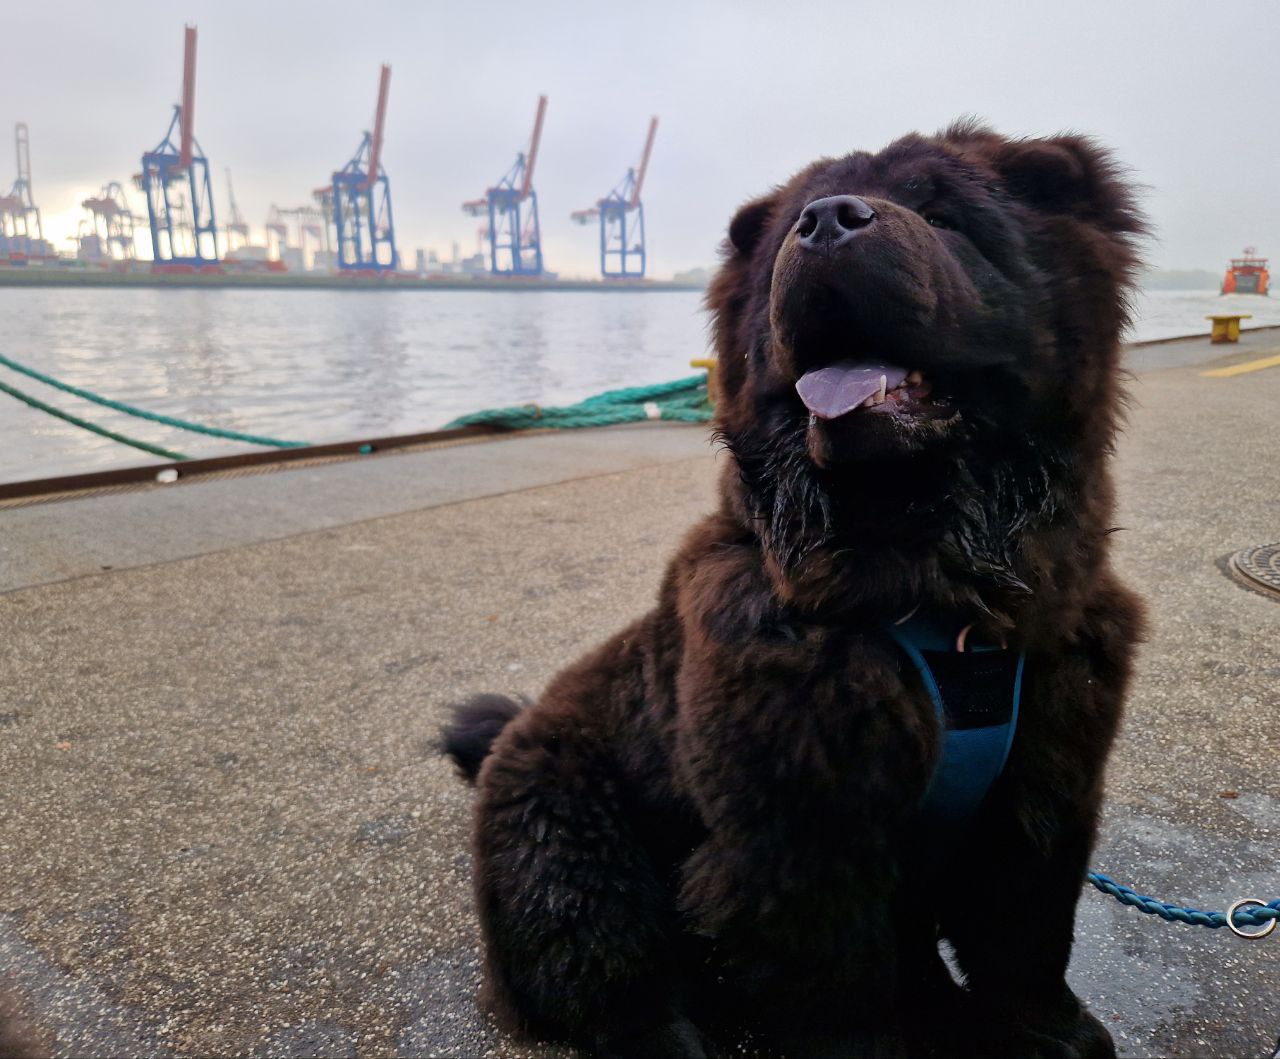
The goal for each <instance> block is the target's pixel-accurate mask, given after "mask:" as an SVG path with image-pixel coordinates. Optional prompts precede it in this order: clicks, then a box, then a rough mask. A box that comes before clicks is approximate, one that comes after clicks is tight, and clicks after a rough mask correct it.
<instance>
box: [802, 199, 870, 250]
mask: <svg viewBox="0 0 1280 1059" xmlns="http://www.w3.org/2000/svg"><path fill="white" fill-rule="evenodd" d="M875 216H876V211H875V210H873V209H872V208H871V206H870V205H868V203H867V202H866V201H865V200H864V199H860V198H858V197H857V196H855V195H832V196H830V197H829V198H825V199H814V201H813V202H811V203H809V205H807V206H806V207H805V208H804V209H803V210H801V211H800V221H799V223H797V224H796V235H798V236H799V237H800V245H801V246H807V247H809V249H811V250H834V249H835V248H836V247H838V246H843V245H844V244H845V243H847V242H848V241H849V240H850V239H852V238H853V237H854V236H855V235H857V234H858V232H860V231H861V230H862V229H863V228H865V227H866V226H867V225H868V224H870V223H871V222H872V221H873V220H875Z"/></svg>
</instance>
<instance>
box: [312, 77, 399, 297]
mask: <svg viewBox="0 0 1280 1059" xmlns="http://www.w3.org/2000/svg"><path fill="white" fill-rule="evenodd" d="M390 87H391V67H390V66H387V65H385V64H384V65H383V67H382V76H381V79H380V80H379V82H378V106H377V110H376V112H375V114H374V119H373V132H372V133H369V132H366V133H365V134H364V139H362V140H361V141H360V147H359V148H358V149H357V150H356V153H355V155H354V156H353V157H352V159H351V161H349V162H348V163H347V164H346V165H345V166H344V167H343V168H342V169H339V170H338V171H337V172H335V173H334V174H333V182H332V185H331V187H329V188H322V189H320V190H319V191H317V192H316V193H315V197H316V199H317V201H318V202H319V203H320V204H321V206H322V207H323V209H324V211H325V212H326V214H329V215H331V216H332V218H333V225H334V230H335V231H336V233H337V249H338V261H337V264H338V268H339V269H340V270H342V271H344V272H389V271H394V270H395V269H396V268H398V267H399V263H400V259H399V256H398V255H397V253H396V232H395V224H394V222H393V220H392V216H391V183H390V181H389V180H388V179H387V174H386V171H385V170H384V169H383V168H382V142H383V132H384V130H385V127H386V118H387V93H388V91H389V90H390Z"/></svg>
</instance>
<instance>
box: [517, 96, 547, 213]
mask: <svg viewBox="0 0 1280 1059" xmlns="http://www.w3.org/2000/svg"><path fill="white" fill-rule="evenodd" d="M546 113H547V97H546V96H539V97H538V115H537V117H535V118H534V119H533V138H532V139H531V140H530V141H529V158H528V161H526V162H525V166H524V183H523V184H521V186H520V196H521V198H524V197H526V196H527V195H528V194H529V189H530V188H531V187H533V167H534V165H535V164H537V161H538V144H539V143H541V142H542V119H543V116H544V115H545V114H546Z"/></svg>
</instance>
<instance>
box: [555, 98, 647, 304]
mask: <svg viewBox="0 0 1280 1059" xmlns="http://www.w3.org/2000/svg"><path fill="white" fill-rule="evenodd" d="M657 132H658V119H657V118H650V119H649V135H648V136H646V137H645V141H644V150H643V151H642V152H641V154H640V165H639V166H638V167H635V168H632V169H628V170H627V175H626V176H624V177H623V178H622V180H621V181H619V183H618V185H617V187H615V188H614V189H613V190H612V191H611V192H609V194H608V195H606V196H605V197H604V198H602V199H598V200H597V201H596V204H595V205H594V206H591V207H589V208H587V209H585V210H575V211H574V212H573V213H571V214H570V215H569V216H570V217H571V218H572V219H573V220H575V221H577V222H578V223H579V224H590V223H591V222H592V221H593V220H596V219H599V222H600V274H601V275H602V276H603V277H604V278H605V279H643V278H644V270H645V264H646V261H647V254H646V249H645V241H644V202H643V201H642V200H641V198H640V193H641V191H642V190H643V189H644V178H645V174H646V173H647V172H648V171H649V156H650V155H651V154H652V153H653V138H654V136H656V135H657Z"/></svg>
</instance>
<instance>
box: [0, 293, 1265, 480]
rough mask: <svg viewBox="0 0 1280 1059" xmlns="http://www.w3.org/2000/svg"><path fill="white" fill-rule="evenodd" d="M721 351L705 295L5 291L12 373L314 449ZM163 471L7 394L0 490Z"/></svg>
mask: <svg viewBox="0 0 1280 1059" xmlns="http://www.w3.org/2000/svg"><path fill="white" fill-rule="evenodd" d="M1135 308H1136V323H1135V326H1134V329H1133V335H1132V337H1133V338H1134V339H1136V340H1144V339H1153V338H1165V337H1171V336H1174V335H1185V334H1193V333H1197V332H1200V333H1203V332H1205V331H1206V330H1207V324H1206V322H1205V320H1204V316H1205V314H1206V313H1211V312H1247V313H1251V314H1252V316H1253V319H1252V320H1250V321H1247V322H1246V323H1247V325H1252V326H1257V325H1263V324H1280V300H1272V299H1270V298H1262V297H1250V296H1247V295H1234V296H1228V297H1219V296H1218V295H1217V293H1216V292H1212V291H1204V292H1201V291H1151V292H1144V293H1143V294H1141V295H1140V297H1139V298H1138V299H1137V303H1136V306H1135ZM707 344H708V336H707V322H706V317H705V314H704V313H703V311H702V300H701V295H700V294H698V293H696V292H688V291H666V292H656V291H655V292H645V293H633V292H621V291H619V292H561V291H547V292H536V293H535V292H491V291H485V292H469V291H439V292H435V291H433V292H400V293H391V292H378V291H340V292H334V291H254V290H155V289H142V290H121V289H106V290H65V289H53V290H51V289H39V288H36V289H13V288H10V289H0V352H2V353H4V354H5V355H6V356H8V357H10V358H12V359H13V360H16V361H19V362H21V363H23V364H26V365H28V366H30V367H33V368H36V369H37V370H39V371H42V372H45V373H46V374H48V375H51V376H53V377H55V378H58V379H61V380H63V381H65V382H68V383H71V384H72V385H75V386H78V387H81V388H84V389H87V390H92V391H94V392H96V393H100V394H103V395H106V396H108V397H111V398H114V399H116V400H119V401H123V402H126V403H129V404H133V405H137V406H140V407H142V408H145V409H148V410H150V411H153V412H159V413H162V414H165V415H169V416H176V417H179V418H184V419H190V420H194V421H196V422H199V423H202V424H205V425H209V426H215V427H221V428H223V429H229V430H235V431H240V432H243V433H251V434H259V435H267V436H271V437H276V438H283V439H288V440H297V441H307V442H326V441H337V440H343V439H350V438H357V437H378V436H385V435H390V434H402V433H411V432H417V431H423V430H430V429H432V428H435V427H439V426H441V425H442V424H444V423H446V422H447V421H449V420H450V419H452V418H454V417H455V416H458V415H462V414H465V413H467V412H473V411H476V410H479V409H481V408H492V407H496V406H503V405H514V404H529V403H536V404H542V405H555V404H564V403H569V402H573V401H577V400H580V399H581V398H583V397H587V396H589V395H591V394H593V393H598V392H600V391H601V390H606V389H611V388H614V387H619V386H634V385H642V384H645V383H654V382H662V381H666V380H669V379H675V378H680V377H682V376H685V375H688V374H690V373H691V371H692V369H690V367H689V360H690V358H693V357H699V356H702V355H704V354H705V351H706V349H707ZM0 381H4V382H6V383H7V384H8V385H10V386H13V387H16V388H18V389H20V390H23V391H25V392H26V393H29V394H31V395H32V396H33V397H36V398H38V399H39V400H41V401H43V402H45V403H46V404H50V405H53V406H55V407H58V408H60V409H63V410H65V411H67V412H70V413H72V414H74V415H77V416H80V417H81V418H84V419H88V420H90V421H92V422H94V423H96V424H98V425H100V426H103V427H106V428H107V429H110V430H114V431H117V432H120V433H124V434H128V435H130V436H133V437H137V438H139V439H142V440H144V441H147V442H150V443H152V444H156V445H160V446H163V447H165V448H169V449H174V450H177V451H180V452H182V453H185V454H187V455H191V456H211V455H218V454H222V453H226V452H234V451H242V450H243V449H244V446H243V445H240V444H237V443H235V442H228V441H226V440H222V439H218V438H212V437H206V436H203V435H199V434H190V433H186V432H183V431H179V430H176V429H174V428H171V427H167V426H163V425H160V424H155V423H150V422H146V421H143V420H139V419H134V418H131V417H129V416H127V415H124V414H123V413H120V412H117V411H113V410H110V409H107V408H103V407H100V406H97V405H94V404H90V403H89V402H86V401H84V400H82V399H80V398H77V397H74V396H70V395H67V394H64V393H60V392H58V391H56V390H52V389H50V388H49V387H47V386H44V385H42V384H41V383H39V382H36V381H34V380H32V379H29V378H27V377H25V376H21V375H18V374H16V373H14V372H11V371H9V370H8V369H6V368H3V367H0ZM155 459H156V458H155V457H152V456H149V455H147V454H146V453H143V452H139V451H137V450H136V449H131V448H128V447H126V446H123V445H121V444H119V443H117V442H114V441H111V440H109V439H106V438H102V437H99V436H97V435H94V434H91V433H89V432H87V431H84V430H82V429H80V428H78V427H75V426H73V425H72V424H70V423H67V422H64V421H62V420H59V419H56V418H54V417H52V416H49V415H47V414H45V413H43V412H39V411H36V410H34V409H32V408H29V407H27V406H26V405H24V404H22V403H20V402H19V401H17V400H16V399H14V398H12V397H10V396H9V395H7V394H4V393H0V482H11V481H19V480H23V479H32V478H43V477H48V476H52V475H61V474H71V473H75V472H77V471H86V470H99V469H104V468H107V467H118V466H126V465H130V464H137V463H146V462H152V461H154V460H155Z"/></svg>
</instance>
